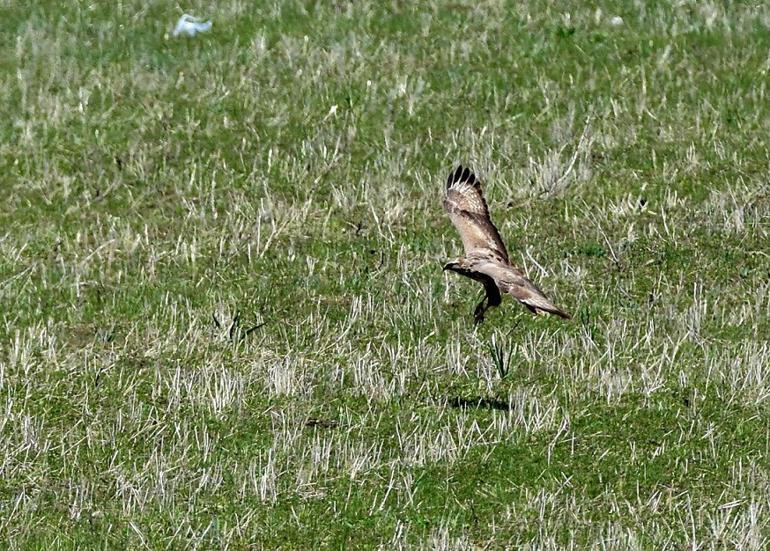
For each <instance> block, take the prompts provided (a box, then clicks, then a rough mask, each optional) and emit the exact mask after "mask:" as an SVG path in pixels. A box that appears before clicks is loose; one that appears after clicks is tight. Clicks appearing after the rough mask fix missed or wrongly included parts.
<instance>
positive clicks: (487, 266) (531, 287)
mask: <svg viewBox="0 0 770 551" xmlns="http://www.w3.org/2000/svg"><path fill="white" fill-rule="evenodd" d="M472 268H473V269H474V270H476V271H478V272H480V273H482V274H484V275H487V276H489V277H491V278H492V279H493V280H494V281H495V283H496V284H497V286H498V287H499V288H500V290H501V291H503V292H504V293H508V294H509V295H511V296H512V297H513V298H515V299H516V300H518V301H519V302H520V303H522V304H523V305H524V306H526V307H527V308H528V309H529V310H530V311H531V312H534V313H535V314H553V315H554V316H559V317H560V318H564V319H571V318H572V316H570V315H569V314H568V313H567V312H565V311H564V310H562V309H561V308H559V307H558V306H556V305H555V304H554V303H553V302H551V300H550V299H549V298H548V297H547V296H545V293H544V292H543V291H541V290H540V288H539V287H538V286H537V285H535V284H534V283H532V281H530V280H529V279H528V278H527V276H525V275H524V272H522V271H521V270H520V269H519V268H517V267H516V266H511V265H510V264H507V265H506V264H503V263H501V262H495V261H480V262H476V263H474V264H473V266H472Z"/></svg>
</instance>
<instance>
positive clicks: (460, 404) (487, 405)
mask: <svg viewBox="0 0 770 551" xmlns="http://www.w3.org/2000/svg"><path fill="white" fill-rule="evenodd" d="M447 404H448V405H449V407H452V408H458V409H470V408H475V409H497V410H500V411H511V410H512V409H513V406H512V405H511V404H510V403H508V402H504V401H502V400H498V399H497V398H482V397H481V396H476V397H474V398H462V397H460V396H455V397H453V398H449V400H447Z"/></svg>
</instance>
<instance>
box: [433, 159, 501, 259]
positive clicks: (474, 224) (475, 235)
mask: <svg viewBox="0 0 770 551" xmlns="http://www.w3.org/2000/svg"><path fill="white" fill-rule="evenodd" d="M444 210H445V211H447V214H449V218H450V219H451V220H452V224H454V226H455V228H457V231H458V232H459V233H460V239H462V242H463V247H464V248H465V255H466V256H471V254H472V253H474V252H476V253H484V252H491V253H492V255H484V256H494V257H497V258H499V259H500V260H502V261H503V262H506V263H507V262H508V251H506V250H505V244H504V243H503V240H502V239H501V238H500V233H499V232H498V231H497V228H496V227H495V225H494V224H493V223H492V220H490V218H489V208H488V207H487V202H486V201H485V200H484V194H483V193H482V191H481V183H480V182H479V181H478V179H477V178H476V176H475V175H474V174H473V172H471V171H470V170H469V169H468V168H463V166H462V165H460V166H458V167H457V169H456V170H454V171H453V172H452V173H451V174H450V175H449V178H448V179H447V183H446V191H445V193H444Z"/></svg>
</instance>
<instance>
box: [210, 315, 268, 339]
mask: <svg viewBox="0 0 770 551" xmlns="http://www.w3.org/2000/svg"><path fill="white" fill-rule="evenodd" d="M211 318H212V319H213V320H214V325H215V326H216V327H217V329H219V330H222V324H221V323H220V322H219V320H218V319H217V315H216V314H211ZM240 322H241V314H240V312H237V313H236V314H235V316H234V317H233V321H232V322H230V327H229V328H228V329H227V337H228V339H230V341H233V342H235V341H242V340H243V339H245V338H246V337H248V336H249V335H251V334H252V333H253V332H254V331H256V330H257V329H259V328H260V327H263V326H264V325H265V324H266V323H267V322H266V321H263V322H262V323H257V324H256V325H253V326H251V327H249V328H248V329H240Z"/></svg>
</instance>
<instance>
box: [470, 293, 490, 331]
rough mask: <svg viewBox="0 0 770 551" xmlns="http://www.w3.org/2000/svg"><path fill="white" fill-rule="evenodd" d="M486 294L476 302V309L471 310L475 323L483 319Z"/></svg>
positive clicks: (485, 308) (485, 309)
mask: <svg viewBox="0 0 770 551" xmlns="http://www.w3.org/2000/svg"><path fill="white" fill-rule="evenodd" d="M487 308H489V306H487V295H486V294H485V295H484V298H483V299H481V302H479V303H478V305H477V306H476V309H475V310H474V311H473V320H474V321H475V322H476V325H478V324H480V323H481V322H483V321H484V312H486V311H487Z"/></svg>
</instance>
